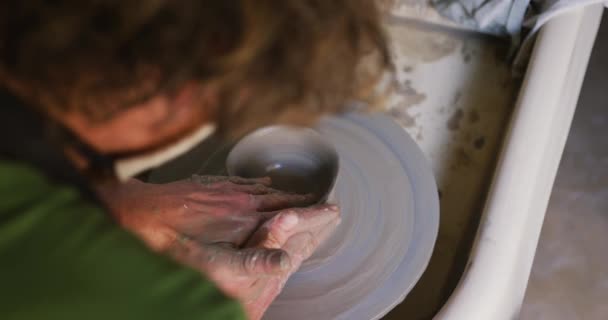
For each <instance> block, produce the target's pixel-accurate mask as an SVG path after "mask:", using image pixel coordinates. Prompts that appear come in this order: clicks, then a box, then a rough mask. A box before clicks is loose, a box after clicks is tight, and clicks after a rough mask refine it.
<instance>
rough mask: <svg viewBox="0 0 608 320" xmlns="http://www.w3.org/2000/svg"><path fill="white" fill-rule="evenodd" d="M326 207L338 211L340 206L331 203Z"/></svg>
mask: <svg viewBox="0 0 608 320" xmlns="http://www.w3.org/2000/svg"><path fill="white" fill-rule="evenodd" d="M327 209H329V210H331V211H338V210H340V208H339V207H338V206H337V205H335V204H332V205H330V206H328V207H327Z"/></svg>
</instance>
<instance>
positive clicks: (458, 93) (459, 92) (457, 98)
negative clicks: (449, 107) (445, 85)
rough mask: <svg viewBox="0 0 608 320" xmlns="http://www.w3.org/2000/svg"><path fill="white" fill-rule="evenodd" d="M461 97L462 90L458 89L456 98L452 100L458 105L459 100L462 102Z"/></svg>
mask: <svg viewBox="0 0 608 320" xmlns="http://www.w3.org/2000/svg"><path fill="white" fill-rule="evenodd" d="M460 98H462V91H458V92H456V94H454V100H453V101H452V104H454V105H457V104H458V102H460Z"/></svg>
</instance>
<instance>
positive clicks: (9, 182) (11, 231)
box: [0, 160, 242, 320]
mask: <svg viewBox="0 0 608 320" xmlns="http://www.w3.org/2000/svg"><path fill="white" fill-rule="evenodd" d="M0 261H2V263H1V264H0V283H2V286H1V287H2V288H0V294H1V293H2V292H3V291H4V293H6V292H11V294H10V295H4V294H2V295H3V297H6V298H3V300H2V301H0V314H7V315H9V318H11V316H10V315H13V316H14V318H32V319H34V318H42V317H46V316H48V315H55V316H61V318H62V319H76V318H79V319H80V318H91V316H93V318H97V317H95V315H97V316H100V315H102V314H103V315H105V318H108V317H110V318H114V320H118V319H132V318H146V319H149V320H152V319H160V318H167V316H168V317H169V318H172V317H175V318H182V319H186V318H191V319H204V318H213V319H240V318H241V317H242V312H241V309H240V307H239V305H238V304H237V303H236V302H235V301H233V300H230V299H228V298H227V297H226V296H224V295H223V294H222V293H221V292H220V291H219V290H218V289H217V288H216V287H215V286H214V285H213V284H212V283H211V282H209V281H208V280H206V279H204V278H203V277H202V276H201V275H200V274H198V273H197V272H196V271H194V270H191V269H188V268H185V267H183V266H181V265H178V264H177V263H175V262H173V261H172V260H171V259H168V258H165V257H164V256H162V255H159V254H156V253H154V252H152V251H150V250H148V248H147V247H145V246H144V245H143V244H142V243H141V242H140V241H139V240H138V239H137V238H136V237H134V236H132V235H131V234H130V233H128V232H126V231H125V230H123V229H122V228H120V227H119V226H117V225H115V224H114V223H113V221H112V220H111V219H110V218H109V216H108V215H107V214H105V212H104V211H103V209H101V208H99V207H97V206H95V205H94V204H92V203H90V202H88V201H86V200H83V198H82V197H80V194H79V192H78V190H76V189H75V188H73V187H70V186H67V185H60V184H57V183H53V182H52V181H50V180H49V179H47V178H46V177H45V176H44V174H42V173H41V172H40V171H38V170H36V169H35V168H32V167H28V166H26V165H22V164H19V163H14V162H7V161H3V160H0Z"/></svg>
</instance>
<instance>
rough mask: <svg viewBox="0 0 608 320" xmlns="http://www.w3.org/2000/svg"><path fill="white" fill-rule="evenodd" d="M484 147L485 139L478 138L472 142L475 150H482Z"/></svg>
mask: <svg viewBox="0 0 608 320" xmlns="http://www.w3.org/2000/svg"><path fill="white" fill-rule="evenodd" d="M485 145H486V137H479V138H477V139H475V141H473V146H474V147H475V149H477V150H480V149H482V148H483V146H485Z"/></svg>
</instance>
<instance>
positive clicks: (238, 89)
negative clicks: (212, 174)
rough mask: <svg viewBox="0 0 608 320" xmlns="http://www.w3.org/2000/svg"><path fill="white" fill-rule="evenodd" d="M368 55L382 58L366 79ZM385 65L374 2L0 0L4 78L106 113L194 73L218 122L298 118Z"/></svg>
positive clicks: (354, 91) (359, 88)
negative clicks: (212, 98) (208, 90)
mask: <svg viewBox="0 0 608 320" xmlns="http://www.w3.org/2000/svg"><path fill="white" fill-rule="evenodd" d="M370 53H375V56H376V62H377V64H378V66H379V68H376V69H374V70H376V71H377V72H372V73H371V74H370V73H368V74H366V76H365V77H362V76H361V75H359V74H358V70H359V65H360V64H361V61H362V59H363V57H365V56H367V55H369V54H370ZM389 64H390V63H389V55H388V51H387V48H386V44H385V39H384V35H383V32H382V28H381V26H380V23H379V16H378V11H377V8H376V5H375V3H374V1H373V0H216V1H210V0H207V1H204V0H148V1H127V0H103V1H101V0H97V1H77V0H56V1H44V0H37V1H21V0H12V1H11V0H9V1H2V2H1V3H0V81H2V82H5V83H4V85H6V81H3V79H4V80H6V79H10V81H11V82H12V83H17V84H18V86H19V87H21V88H25V90H24V92H25V93H23V92H21V93H20V94H21V95H23V96H25V97H24V98H25V99H28V100H29V101H30V102H33V103H34V104H36V105H38V106H39V107H41V108H46V109H49V108H54V109H55V110H61V111H70V110H71V111H73V110H77V111H82V112H83V113H85V114H86V115H88V116H90V117H92V118H94V119H96V120H99V121H103V119H104V118H107V117H110V116H111V115H112V114H114V113H115V112H119V111H120V110H123V109H124V108H126V107H128V106H131V105H134V104H136V103H138V102H142V101H145V100H146V99H148V98H150V97H152V96H154V95H157V94H168V95H171V94H174V93H175V92H176V90H177V89H179V88H181V87H182V86H183V85H184V84H185V83H191V82H192V81H193V80H194V81H195V82H196V83H200V84H201V85H202V86H213V87H214V88H217V89H218V97H219V99H220V100H219V106H218V107H217V108H216V110H215V114H214V115H213V117H214V119H215V121H217V123H218V125H219V128H220V129H221V130H222V131H226V130H228V131H231V132H243V131H245V130H249V129H251V128H253V127H255V126H258V125H261V124H265V123H269V122H271V121H277V120H278V121H290V122H294V121H295V122H301V120H303V119H309V118H311V116H316V115H320V114H323V113H333V112H336V111H340V110H341V109H342V108H343V105H344V103H345V101H347V100H348V99H353V98H357V97H360V96H361V93H362V92H363V91H365V89H366V88H369V86H370V84H371V83H372V82H373V80H374V77H376V76H378V75H379V73H380V72H381V71H382V70H383V69H385V68H386V67H387V66H389ZM244 97H245V98H244Z"/></svg>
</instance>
